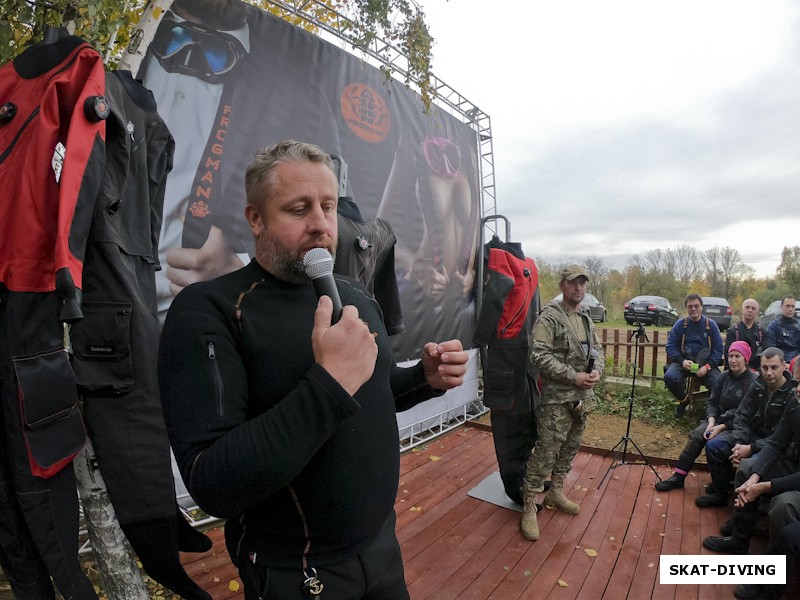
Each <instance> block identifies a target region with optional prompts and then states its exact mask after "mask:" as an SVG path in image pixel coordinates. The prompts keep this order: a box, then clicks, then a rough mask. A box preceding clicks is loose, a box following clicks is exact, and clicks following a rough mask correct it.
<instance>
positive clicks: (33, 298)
mask: <svg viewBox="0 0 800 600" xmlns="http://www.w3.org/2000/svg"><path fill="white" fill-rule="evenodd" d="M58 306H59V301H58V299H57V297H56V295H55V293H25V292H8V290H7V289H6V288H5V286H3V285H0V400H1V401H2V404H3V406H2V413H0V414H1V415H2V430H3V431H2V434H1V435H0V445H2V448H3V454H4V459H5V461H6V465H7V467H8V478H7V479H6V481H5V489H4V493H2V494H0V502H2V503H3V506H2V508H0V511H2V513H3V518H4V519H5V518H9V519H12V518H15V515H16V518H17V519H19V516H20V515H21V516H22V517H23V520H22V521H21V522H20V521H14V522H12V523H8V524H7V527H11V528H12V529H13V530H16V531H17V532H18V533H19V534H20V536H21V537H20V538H19V539H17V540H16V543H15V540H13V539H9V537H8V536H5V535H4V536H2V538H1V539H0V553H1V554H2V555H3V557H4V561H3V563H2V564H3V568H4V569H6V567H7V566H8V568H10V569H11V571H12V572H10V573H8V575H9V580H10V581H11V583H12V585H14V583H15V582H21V583H24V584H25V585H24V586H20V587H19V588H18V587H16V586H15V587H14V593H15V595H17V597H18V598H24V597H34V596H24V595H23V591H24V589H26V588H27V589H29V590H37V591H36V592H35V593H37V594H39V593H40V594H41V595H38V596H35V597H39V598H51V597H52V584H51V583H50V579H49V577H48V573H49V575H51V576H52V578H53V581H54V582H55V584H56V587H57V588H58V590H59V591H60V592H61V594H62V596H64V598H65V599H67V600H69V599H75V600H96V599H97V595H96V594H95V593H94V590H93V588H92V584H91V583H90V581H89V580H88V579H87V578H86V576H85V575H84V574H83V571H82V570H81V568H80V565H79V563H78V519H79V513H78V492H77V489H76V486H75V474H74V471H73V468H72V464H71V463H70V464H67V465H66V466H65V467H64V468H62V469H61V470H60V471H58V473H56V474H54V475H52V476H51V477H49V478H43V477H36V476H34V475H33V474H32V471H31V464H30V460H29V456H28V450H27V446H26V439H25V437H24V432H23V415H22V409H21V403H20V393H19V381H18V379H17V375H16V371H15V360H16V361H18V360H19V359H20V357H36V356H39V355H43V354H47V353H48V352H52V351H57V350H58V349H59V348H62V349H63V333H62V332H63V329H62V326H61V324H60V323H59V322H58V319H57V315H58ZM34 362H35V361H34ZM67 371H68V369H67ZM63 375H64V372H63V371H62V372H60V373H58V374H57V375H56V376H54V379H53V381H52V382H46V383H47V384H49V389H50V390H51V393H52V395H53V396H55V395H56V393H57V392H58V391H60V390H63V389H69V388H68V387H67V386H69V385H70V381H69V380H68V379H65V378H64V377H63ZM49 376H50V371H48V369H42V370H41V372H39V373H37V375H36V379H37V382H38V383H42V378H45V379H46V378H47V377H49ZM71 385H72V386H73V389H74V385H75V382H74V379H73V380H72V381H71ZM49 399H50V398H47V399H46V400H49ZM29 400H30V401H31V402H33V401H35V400H36V399H35V398H29ZM49 431H50V432H52V431H53V430H52V429H51V430H49ZM55 437H57V436H55ZM60 441H61V440H58V439H54V440H53V443H54V445H55V444H59V443H60ZM14 499H16V501H17V502H18V507H17V508H15V507H14V506H13V502H14ZM26 531H27V532H28V535H26ZM31 541H32V545H31V543H30V542H31ZM37 553H38V557H39V558H38V559H37V556H36V554H37ZM25 556H27V557H28V559H30V563H29V564H27V565H24V566H23V563H25V562H27V561H26V560H20V557H25ZM15 557H16V558H15ZM14 565H16V568H15V567H14ZM43 568H45V569H46V571H47V572H45V573H43V572H42V569H43ZM48 588H49V591H47V590H48Z"/></svg>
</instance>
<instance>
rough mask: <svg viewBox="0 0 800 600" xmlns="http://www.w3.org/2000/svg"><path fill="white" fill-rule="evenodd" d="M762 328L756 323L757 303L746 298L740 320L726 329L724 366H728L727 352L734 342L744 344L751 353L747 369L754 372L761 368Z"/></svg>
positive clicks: (763, 332)
mask: <svg viewBox="0 0 800 600" xmlns="http://www.w3.org/2000/svg"><path fill="white" fill-rule="evenodd" d="M764 334H765V331H764V328H763V327H761V323H759V322H758V302H756V301H755V300H754V299H753V298H748V299H747V300H745V301H744V302H742V320H741V321H739V322H738V323H736V325H734V326H733V327H731V328H730V329H728V332H727V334H726V335H725V356H724V358H725V366H726V367H727V366H728V350H729V349H730V347H731V344H733V343H734V342H745V343H747V345H748V346H750V350H751V352H752V354H751V356H750V361H749V362H748V365H747V366H748V367H750V368H751V369H753V370H754V371H758V370H759V369H760V368H761V352H762V351H763V350H764V347H765V346H764Z"/></svg>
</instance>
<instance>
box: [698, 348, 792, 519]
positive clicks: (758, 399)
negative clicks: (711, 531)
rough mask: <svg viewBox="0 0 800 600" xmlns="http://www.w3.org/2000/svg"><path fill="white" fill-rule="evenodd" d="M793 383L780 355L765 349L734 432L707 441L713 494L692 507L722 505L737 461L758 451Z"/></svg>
mask: <svg viewBox="0 0 800 600" xmlns="http://www.w3.org/2000/svg"><path fill="white" fill-rule="evenodd" d="M795 385H796V382H794V381H792V377H791V375H790V374H789V372H788V371H785V370H784V358H783V352H782V351H781V350H780V349H779V348H767V349H766V350H764V352H763V353H762V354H761V375H759V377H758V378H757V379H756V380H755V381H754V382H753V383H752V384H751V385H750V388H749V389H748V390H747V394H746V395H745V397H744V399H743V400H742V403H741V404H740V405H739V408H738V409H737V410H736V414H735V415H734V417H733V430H732V431H726V432H724V433H723V434H722V435H718V436H717V437H715V438H714V439H711V440H708V442H706V458H707V459H708V470H709V471H710V472H711V485H712V491H710V492H709V494H708V495H706V496H700V497H699V498H697V499H696V500H695V504H697V506H700V507H704V506H725V505H726V504H727V503H728V497H729V489H730V481H731V479H732V478H733V475H734V470H735V469H737V468H738V467H739V465H740V462H741V461H742V460H744V459H746V458H750V457H751V456H753V455H754V454H756V453H757V452H759V451H760V450H761V449H762V448H763V447H764V445H765V444H766V441H767V438H768V437H769V436H771V435H772V434H773V433H774V431H775V428H776V427H777V426H778V423H779V422H780V420H781V416H782V415H783V410H784V407H785V406H786V405H787V403H788V402H789V401H790V400H793V399H794V386H795Z"/></svg>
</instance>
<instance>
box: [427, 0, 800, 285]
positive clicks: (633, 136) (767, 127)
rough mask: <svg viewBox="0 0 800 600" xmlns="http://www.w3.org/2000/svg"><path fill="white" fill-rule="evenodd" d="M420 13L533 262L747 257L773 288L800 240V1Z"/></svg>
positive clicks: (470, 2)
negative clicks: (487, 135)
mask: <svg viewBox="0 0 800 600" xmlns="http://www.w3.org/2000/svg"><path fill="white" fill-rule="evenodd" d="M421 3H422V6H423V10H424V11H425V14H426V16H427V21H428V24H429V26H430V29H431V33H432V35H433V36H434V38H435V39H436V43H435V46H434V50H433V53H434V72H435V73H436V74H437V76H438V77H439V78H440V79H442V80H443V81H444V82H446V83H447V84H448V85H450V86H451V87H452V88H453V89H455V90H457V91H458V92H459V93H461V94H462V95H463V96H464V97H466V98H467V99H469V100H470V102H472V103H473V104H475V105H476V106H478V107H479V108H480V109H481V110H482V111H483V112H484V113H486V114H488V115H489V116H490V117H491V125H492V133H493V138H494V159H495V163H494V165H495V168H494V171H495V181H496V196H497V209H498V212H499V213H501V214H503V215H505V216H507V217H508V218H509V219H510V220H511V233H512V239H513V241H518V242H522V244H523V249H524V250H525V253H526V254H527V255H528V256H531V257H534V258H542V259H545V260H548V261H561V260H565V259H568V258H575V257H581V256H586V255H589V254H595V255H598V256H604V257H606V258H607V259H608V262H609V264H610V266H613V267H617V268H622V267H624V266H625V264H626V263H627V260H628V258H629V257H630V256H631V255H632V254H634V253H638V254H644V253H645V252H647V251H648V250H652V249H655V248H661V249H666V248H673V247H675V246H678V245H680V244H689V245H691V246H694V247H695V248H697V249H699V250H705V249H707V248H710V247H712V246H714V245H719V246H731V247H733V248H736V249H737V250H739V251H740V252H741V253H742V256H743V258H744V260H745V262H747V263H748V264H750V265H751V266H752V267H753V268H755V269H756V271H757V273H758V274H759V275H760V276H763V275H772V274H774V271H775V267H776V266H777V264H778V262H779V260H780V253H781V249H782V248H783V246H792V245H796V244H800V202H799V201H800V194H799V193H798V190H800V1H790V0H759V1H757V2H756V1H752V0H748V1H745V0H692V1H688V0H671V1H659V2H655V1H651V0H559V1H555V0H525V1H521V0H495V1H493V2H487V1H486V0H450V1H449V2H448V1H446V0H422V2H421ZM790 213H793V214H790ZM795 215H796V216H795ZM798 291H799V292H800V290H798Z"/></svg>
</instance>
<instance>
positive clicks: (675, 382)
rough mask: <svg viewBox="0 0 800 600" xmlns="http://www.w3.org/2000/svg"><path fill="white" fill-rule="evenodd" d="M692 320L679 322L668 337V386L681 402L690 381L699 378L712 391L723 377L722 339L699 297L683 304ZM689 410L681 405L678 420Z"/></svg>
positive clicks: (666, 383) (666, 377) (684, 319)
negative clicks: (704, 310)
mask: <svg viewBox="0 0 800 600" xmlns="http://www.w3.org/2000/svg"><path fill="white" fill-rule="evenodd" d="M683 305H684V306H685V307H686V310H687V312H688V313H689V316H687V317H684V318H683V319H678V320H677V321H676V322H675V325H673V326H672V329H671V330H670V332H669V336H668V337H667V346H666V350H667V360H668V361H669V366H668V367H667V371H666V373H664V385H666V386H667V389H668V390H669V391H670V392H672V395H673V396H675V398H676V399H678V400H679V401H683V399H684V396H685V395H686V392H685V391H684V382H685V380H686V378H687V377H692V376H694V377H697V379H698V380H700V383H702V384H703V385H704V386H706V387H707V388H708V389H710V390H711V389H714V383H715V382H716V380H717V377H719V375H720V371H719V365H720V363H721V362H722V350H723V343H722V335H721V334H720V332H719V327H718V326H717V324H716V323H715V322H714V321H712V320H711V319H709V318H708V317H706V316H705V315H703V299H702V298H701V297H700V295H699V294H689V295H688V296H686V299H685V300H684V301H683ZM685 409H686V406H685V405H684V404H679V405H678V406H677V407H676V409H675V416H677V417H682V416H683V414H684V411H685Z"/></svg>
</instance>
